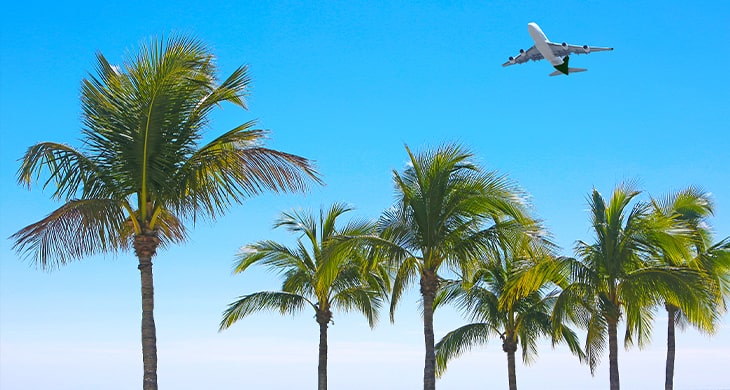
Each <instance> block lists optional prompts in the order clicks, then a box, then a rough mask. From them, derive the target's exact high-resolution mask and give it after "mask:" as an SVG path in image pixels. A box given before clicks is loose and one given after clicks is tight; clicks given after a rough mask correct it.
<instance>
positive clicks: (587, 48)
mask: <svg viewBox="0 0 730 390" xmlns="http://www.w3.org/2000/svg"><path fill="white" fill-rule="evenodd" d="M583 51H584V52H586V53H590V52H591V48H590V47H589V46H588V45H583Z"/></svg>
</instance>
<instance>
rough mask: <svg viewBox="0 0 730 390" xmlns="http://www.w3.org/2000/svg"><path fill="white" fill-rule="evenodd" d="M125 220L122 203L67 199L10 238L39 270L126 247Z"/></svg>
mask: <svg viewBox="0 0 730 390" xmlns="http://www.w3.org/2000/svg"><path fill="white" fill-rule="evenodd" d="M126 220H127V218H126V216H125V213H124V207H123V205H122V202H119V201H114V200H109V199H83V200H71V201H68V202H66V203H65V204H64V205H63V206H61V207H60V208H58V209H56V210H55V211H54V212H52V213H51V214H49V215H48V216H47V217H45V218H43V219H42V220H40V221H38V222H36V223H33V224H31V225H28V226H26V227H24V228H23V229H21V230H19V231H18V232H16V233H15V234H13V235H12V236H11V237H10V238H11V239H12V240H14V245H13V249H15V250H16V251H17V252H19V253H22V254H23V255H24V256H25V257H29V258H31V261H32V262H33V263H34V264H36V265H37V266H40V267H41V268H42V269H53V268H56V267H58V266H60V265H64V264H66V263H68V262H69V261H71V260H77V259H80V258H83V257H86V256H90V255H94V254H99V253H105V252H116V251H118V250H120V249H124V248H127V247H128V246H129V243H130V242H129V240H130V239H131V235H120V232H122V231H125V230H124V224H125V221H126Z"/></svg>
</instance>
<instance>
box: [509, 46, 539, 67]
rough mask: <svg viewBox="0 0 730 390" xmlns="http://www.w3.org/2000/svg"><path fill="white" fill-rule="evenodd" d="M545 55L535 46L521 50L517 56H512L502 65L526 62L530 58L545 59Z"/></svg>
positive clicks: (535, 59)
mask: <svg viewBox="0 0 730 390" xmlns="http://www.w3.org/2000/svg"><path fill="white" fill-rule="evenodd" d="M543 58H544V57H543V56H542V54H540V51H539V50H537V48H536V47H535V46H533V47H531V48H529V49H527V50H520V54H518V55H517V56H515V57H510V58H509V60H508V61H507V62H505V63H504V64H502V66H510V65H514V64H524V63H525V62H527V61H529V60H533V61H538V60H541V59H543Z"/></svg>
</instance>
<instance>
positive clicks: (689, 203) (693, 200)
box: [653, 187, 730, 390]
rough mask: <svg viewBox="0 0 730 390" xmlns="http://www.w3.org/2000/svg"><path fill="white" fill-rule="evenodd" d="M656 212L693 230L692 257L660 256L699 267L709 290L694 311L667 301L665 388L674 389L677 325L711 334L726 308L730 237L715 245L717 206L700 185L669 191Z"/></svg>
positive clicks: (671, 261) (657, 203) (655, 206)
mask: <svg viewBox="0 0 730 390" xmlns="http://www.w3.org/2000/svg"><path fill="white" fill-rule="evenodd" d="M653 204H654V209H655V212H656V213H658V214H659V215H660V216H663V217H668V218H675V219H677V220H678V221H680V222H682V223H684V224H685V225H686V227H687V228H689V229H690V233H691V235H692V236H691V240H690V241H689V242H688V245H689V246H690V247H689V250H690V251H689V252H690V257H688V258H684V259H679V260H680V262H679V263H678V262H676V261H673V260H674V259H671V258H661V259H662V260H663V261H665V263H666V264H667V265H672V266H685V267H690V268H692V269H697V270H699V271H700V272H702V273H704V274H705V275H706V277H707V280H706V283H705V284H704V285H703V286H702V287H703V288H704V289H707V290H708V292H709V294H708V295H707V296H708V297H709V298H712V300H711V301H710V302H707V303H706V304H704V305H699V306H695V307H691V308H690V309H692V311H691V312H688V313H687V312H684V311H682V310H681V309H680V308H679V307H677V306H676V305H673V304H671V303H669V302H665V304H664V307H665V309H666V311H667V359H666V369H665V381H664V388H665V389H666V390H671V389H673V388H674V360H675V355H676V350H675V346H676V340H675V333H676V328H677V327H679V328H680V329H683V328H684V327H686V325H687V324H691V325H693V326H694V327H695V328H696V329H698V330H700V331H701V332H705V333H709V334H712V333H714V331H715V325H716V324H717V322H718V321H719V319H720V316H721V314H722V313H723V312H724V311H725V310H726V305H725V300H724V296H725V295H727V293H728V291H729V288H730V284H728V283H727V282H728V271H729V270H730V238H725V239H724V240H721V241H720V242H718V243H715V244H714V245H713V244H712V231H711V229H710V226H709V221H708V219H709V217H710V216H711V215H712V214H713V212H714V207H713V204H712V201H711V199H710V196H709V194H708V193H704V192H702V191H701V190H699V189H697V188H693V187H690V188H686V189H684V190H682V191H679V192H676V193H673V194H670V195H669V196H667V197H666V198H664V199H662V200H654V201H653Z"/></svg>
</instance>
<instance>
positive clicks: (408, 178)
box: [379, 145, 529, 318]
mask: <svg viewBox="0 0 730 390" xmlns="http://www.w3.org/2000/svg"><path fill="white" fill-rule="evenodd" d="M406 151H407V152H408V155H409V158H410V161H409V165H408V167H407V168H406V169H405V170H404V171H403V172H402V173H399V172H398V171H393V179H394V182H395V187H396V196H397V202H396V203H395V205H394V206H393V207H392V208H391V209H389V210H387V211H386V212H385V213H384V215H383V216H382V217H381V219H380V221H379V225H380V231H381V236H382V237H383V238H385V239H386V240H388V241H389V242H391V243H393V246H392V247H391V251H390V254H389V257H390V258H391V259H393V260H394V262H395V263H397V264H398V271H397V272H396V276H395V280H394V282H393V294H392V299H391V318H392V315H393V310H394V308H395V305H396V304H397V303H398V300H399V298H400V296H401V295H402V292H403V291H404V289H405V288H406V287H407V286H408V285H410V284H411V283H412V282H413V281H414V280H415V279H416V277H417V275H418V274H419V273H420V272H424V271H425V270H427V271H429V272H434V273H436V272H438V270H439V268H440V267H441V265H442V264H447V265H448V266H449V267H451V268H453V269H459V268H468V267H467V265H466V263H467V262H469V261H473V260H474V259H477V258H478V257H479V256H480V254H481V253H483V252H484V251H485V250H490V249H494V247H495V245H496V237H497V236H498V234H499V232H498V228H497V224H495V223H493V224H491V225H490V224H489V222H490V221H491V222H494V221H497V220H499V219H500V218H503V219H509V220H514V221H518V222H526V221H528V220H529V218H528V217H527V213H526V201H525V197H524V194H523V192H522V191H521V190H520V189H519V188H517V186H516V185H515V184H514V183H513V182H512V181H511V180H509V179H508V178H507V177H505V176H502V175H498V174H497V173H496V172H483V171H482V170H481V169H480V168H479V166H477V165H476V164H475V163H473V162H472V161H470V160H471V159H472V157H473V156H472V154H471V153H470V152H469V151H468V150H466V149H464V148H463V147H461V146H458V145H444V146H441V147H439V148H438V149H436V150H430V151H426V152H424V153H421V154H418V155H416V154H414V153H412V152H411V150H410V149H409V148H408V147H407V146H406Z"/></svg>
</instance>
